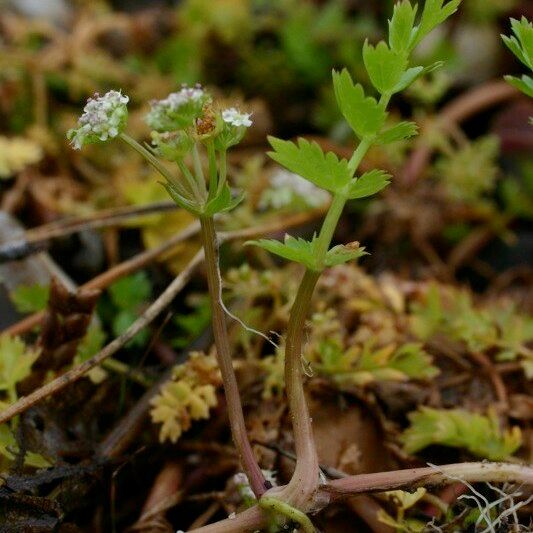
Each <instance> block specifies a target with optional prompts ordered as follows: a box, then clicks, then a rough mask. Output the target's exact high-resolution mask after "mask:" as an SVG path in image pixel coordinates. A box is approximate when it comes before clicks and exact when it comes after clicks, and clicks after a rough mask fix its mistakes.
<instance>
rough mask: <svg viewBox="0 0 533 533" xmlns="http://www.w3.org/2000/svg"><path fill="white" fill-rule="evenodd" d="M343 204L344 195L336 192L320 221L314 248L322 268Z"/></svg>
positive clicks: (344, 201) (344, 202) (344, 200)
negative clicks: (320, 224)
mask: <svg viewBox="0 0 533 533" xmlns="http://www.w3.org/2000/svg"><path fill="white" fill-rule="evenodd" d="M345 204H346V197H345V196H342V195H340V194H336V195H335V196H334V197H333V201H332V202H331V205H330V206H329V209H328V212H327V214H326V218H324V222H323V223H322V228H321V229H320V233H319V235H318V240H317V243H316V248H315V250H316V258H317V264H318V265H319V267H320V268H324V259H325V257H326V254H327V252H328V249H329V245H330V243H331V240H332V239H333V234H334V233H335V229H336V228H337V224H338V222H339V218H340V216H341V215H342V210H343V209H344V205H345Z"/></svg>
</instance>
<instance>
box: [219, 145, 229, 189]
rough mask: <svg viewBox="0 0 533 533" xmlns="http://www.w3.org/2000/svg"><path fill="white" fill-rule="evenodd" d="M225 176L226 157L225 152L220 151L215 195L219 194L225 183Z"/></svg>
mask: <svg viewBox="0 0 533 533" xmlns="http://www.w3.org/2000/svg"><path fill="white" fill-rule="evenodd" d="M226 174H227V157H226V150H221V151H220V154H219V156H218V190H217V193H220V191H221V190H222V187H224V184H225V183H226Z"/></svg>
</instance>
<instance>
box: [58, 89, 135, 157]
mask: <svg viewBox="0 0 533 533" xmlns="http://www.w3.org/2000/svg"><path fill="white" fill-rule="evenodd" d="M128 102H129V98H128V97H127V96H126V95H123V94H122V93H121V92H120V91H108V92H107V93H106V94H104V96H100V95H99V94H98V93H96V94H95V95H94V97H93V98H89V100H88V101H87V104H86V105H85V107H84V108H83V115H82V116H81V117H80V118H79V120H78V128H76V129H72V130H70V131H69V132H68V133H67V137H68V138H69V139H70V141H71V143H72V145H73V146H74V148H75V149H76V150H79V149H80V148H81V147H82V146H83V145H84V144H90V143H94V142H97V141H107V139H110V138H113V137H116V136H117V135H118V134H119V133H120V132H121V131H122V129H123V128H124V126H125V124H126V119H127V117H128V109H127V107H126V104H127V103H128Z"/></svg>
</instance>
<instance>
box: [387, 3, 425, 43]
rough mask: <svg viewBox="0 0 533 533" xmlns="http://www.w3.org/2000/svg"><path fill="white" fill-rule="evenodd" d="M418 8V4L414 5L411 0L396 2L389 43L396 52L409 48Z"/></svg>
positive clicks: (390, 22) (390, 23)
mask: <svg viewBox="0 0 533 533" xmlns="http://www.w3.org/2000/svg"><path fill="white" fill-rule="evenodd" d="M417 8H418V6H417V5H416V4H415V5H414V6H412V5H411V4H410V2H409V0H403V2H398V3H397V4H395V6H394V11H393V14H392V18H391V19H390V20H389V45H390V47H391V49H392V50H394V51H395V52H405V51H408V50H409V43H410V42H411V39H412V37H413V27H414V23H415V17H416V11H417Z"/></svg>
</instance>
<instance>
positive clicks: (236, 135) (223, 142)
mask: <svg viewBox="0 0 533 533" xmlns="http://www.w3.org/2000/svg"><path fill="white" fill-rule="evenodd" d="M250 116H251V114H250V113H242V112H241V111H239V110H238V109H236V108H235V107H230V108H229V109H224V111H222V122H223V125H224V127H223V128H222V131H221V132H220V134H219V136H218V137H217V139H216V143H215V146H216V148H217V150H227V149H228V148H230V147H231V146H235V145H236V144H239V143H240V142H241V140H242V138H243V137H244V134H245V133H246V130H247V128H249V127H250V126H251V125H252V121H251V119H250Z"/></svg>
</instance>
